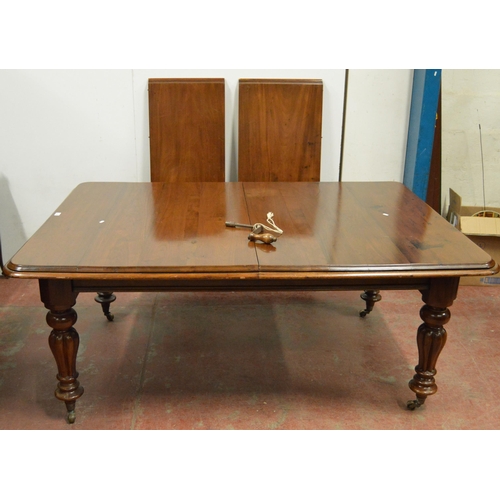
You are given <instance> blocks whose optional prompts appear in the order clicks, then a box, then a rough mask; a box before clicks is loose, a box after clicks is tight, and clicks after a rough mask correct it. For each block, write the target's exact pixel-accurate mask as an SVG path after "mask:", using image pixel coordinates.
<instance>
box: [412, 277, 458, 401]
mask: <svg viewBox="0 0 500 500" xmlns="http://www.w3.org/2000/svg"><path fill="white" fill-rule="evenodd" d="M458 282H459V278H446V279H445V278H439V279H435V280H432V282H431V286H430V288H429V289H428V290H425V291H423V292H422V300H423V301H424V302H425V305H424V306H423V307H422V308H421V310H420V317H421V318H422V320H423V321H424V322H423V323H422V324H421V325H420V327H419V328H418V331H417V346H418V365H417V366H416V367H415V375H414V376H413V378H412V379H411V380H410V382H409V383H408V385H409V387H410V389H411V390H412V391H413V392H414V393H415V395H416V399H414V400H410V401H408V403H407V408H408V409H410V410H414V409H415V408H418V407H419V406H422V405H423V404H424V403H425V400H426V398H427V397H428V396H432V395H433V394H435V393H436V392H437V385H436V380H435V378H434V377H435V375H436V373H437V370H436V363H437V360H438V357H439V354H440V353H441V351H442V350H443V347H444V345H445V344H446V336H447V333H446V330H445V328H444V325H445V324H446V323H448V321H449V320H450V316H451V315H450V310H449V309H448V306H451V305H452V304H453V300H454V299H455V298H456V295H457V289H458Z"/></svg>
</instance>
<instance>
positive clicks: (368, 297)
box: [359, 290, 382, 318]
mask: <svg viewBox="0 0 500 500" xmlns="http://www.w3.org/2000/svg"><path fill="white" fill-rule="evenodd" d="M360 297H361V298H362V299H363V300H364V301H365V302H366V309H363V310H362V311H359V315H360V316H361V317H362V318H364V317H365V316H366V315H367V314H370V312H372V311H373V306H374V305H375V302H378V301H379V300H381V299H382V297H381V296H380V293H379V291H378V290H365V291H364V292H363V293H362V294H361V295H360Z"/></svg>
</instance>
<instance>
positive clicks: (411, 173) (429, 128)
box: [403, 69, 441, 201]
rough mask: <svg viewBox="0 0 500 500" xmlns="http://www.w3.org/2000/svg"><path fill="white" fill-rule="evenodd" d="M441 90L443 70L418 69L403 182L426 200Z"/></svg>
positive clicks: (413, 92)
mask: <svg viewBox="0 0 500 500" xmlns="http://www.w3.org/2000/svg"><path fill="white" fill-rule="evenodd" d="M440 88H441V70H440V69H416V70H415V71H414V72H413V89H412V96H411V108H410V122H409V126H408V141H407V145H406V159H405V170H404V179H403V183H404V185H405V186H406V187H408V188H409V189H411V190H412V191H413V192H414V193H415V194H416V195H417V196H418V197H419V198H421V199H422V200H424V201H425V199H426V197H427V186H428V184H429V172H430V168H431V157H432V147H433V145H434V131H435V128H436V113H437V107H438V99H439V90H440Z"/></svg>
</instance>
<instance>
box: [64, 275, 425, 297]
mask: <svg viewBox="0 0 500 500" xmlns="http://www.w3.org/2000/svg"><path fill="white" fill-rule="evenodd" d="M430 282H431V278H408V279H402V278H394V279H389V278H378V279H367V278H363V279H330V280H328V279H307V280H304V279H297V280H290V279H288V280H286V279H283V280H279V279H269V280H262V279H239V280H228V279H223V280H217V279H210V280H192V279H186V280H182V279H179V280H165V281H163V280H156V279H155V280H109V279H106V280H94V279H92V280H72V289H73V291H74V292H77V293H79V292H100V291H113V292H127V291H129V292H141V291H142V292H162V291H164V292H170V291H231V292H235V291H292V290H297V291H321V290H325V291H329V290H331V291H335V290H369V289H376V290H426V289H428V288H429V287H430Z"/></svg>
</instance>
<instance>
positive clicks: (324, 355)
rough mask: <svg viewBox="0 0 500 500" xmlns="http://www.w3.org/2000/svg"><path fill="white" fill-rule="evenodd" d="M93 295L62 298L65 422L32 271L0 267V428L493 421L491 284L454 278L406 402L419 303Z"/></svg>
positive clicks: (497, 293)
mask: <svg viewBox="0 0 500 500" xmlns="http://www.w3.org/2000/svg"><path fill="white" fill-rule="evenodd" d="M93 297H94V296H93V294H81V295H80V296H79V298H78V302H77V305H76V307H75V309H76V310H77V313H78V321H77V323H76V325H75V327H76V329H77V330H78V332H79V334H80V340H81V344H80V350H79V354H78V370H79V373H80V377H79V380H80V382H81V384H82V385H83V386H84V388H85V393H84V395H83V396H82V397H81V399H79V400H78V403H77V410H76V414H77V418H76V422H75V423H74V424H73V425H69V424H68V423H67V422H66V420H65V414H66V411H65V406H64V404H63V403H62V402H60V401H58V400H56V399H55V397H54V395H53V394H54V389H55V386H56V382H57V381H56V378H55V374H56V367H55V362H54V360H53V357H52V354H51V352H50V350H49V347H48V343H47V338H48V335H49V327H48V326H47V324H46V322H45V313H46V311H45V309H44V307H43V305H42V304H41V302H40V300H39V297H38V285H37V282H35V281H31V280H15V279H0V429H63V430H73V429H75V430H77V429H261V430H264V429H310V430H315V429H332V430H333V429H345V430H349V429H359V430H362V429H373V430H379V429H406V430H411V429H429V430H432V429H490V430H496V429H500V423H499V417H498V415H499V410H500V383H499V380H500V335H499V333H500V321H499V315H498V304H499V300H500V287H461V288H460V290H459V295H458V299H457V301H456V302H455V304H454V305H453V307H452V308H451V313H452V318H451V321H450V322H449V323H448V325H447V330H448V341H447V345H446V346H445V348H444V350H443V352H442V354H441V357H440V359H439V362H438V366H437V369H438V374H437V377H436V378H437V383H438V386H439V390H438V392H437V394H436V395H434V396H432V397H430V398H429V399H428V400H427V402H426V404H425V405H424V406H423V407H421V408H419V409H417V410H415V411H413V412H412V411H409V410H407V409H406V401H407V400H408V399H412V396H413V393H412V392H411V391H410V390H409V388H408V386H407V383H408V380H409V379H410V378H411V377H412V376H413V368H414V366H415V364H416V363H417V348H416V342H415V337H416V331H417V328H418V326H419V324H420V323H421V320H420V318H419V314H418V312H419V309H420V307H421V305H422V302H421V299H420V294H419V293H418V292H416V291H404V292H403V291H390V292H389V291H388V292H384V293H383V294H382V297H383V298H382V301H381V302H379V303H378V304H376V306H375V310H374V311H373V312H372V313H371V314H370V315H369V316H367V317H366V318H360V317H359V315H358V311H359V310H360V309H361V308H362V306H363V303H362V301H361V299H360V298H359V292H328V293H327V292H316V293H284V292H280V293H204V294H197V293H178V294H175V293H150V294H145V293H133V294H117V300H116V302H115V303H113V304H112V312H113V313H114V315H115V320H114V321H113V322H108V321H107V320H106V318H105V317H104V316H103V314H102V312H101V309H100V306H99V305H98V304H97V303H95V302H94V300H93Z"/></svg>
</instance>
